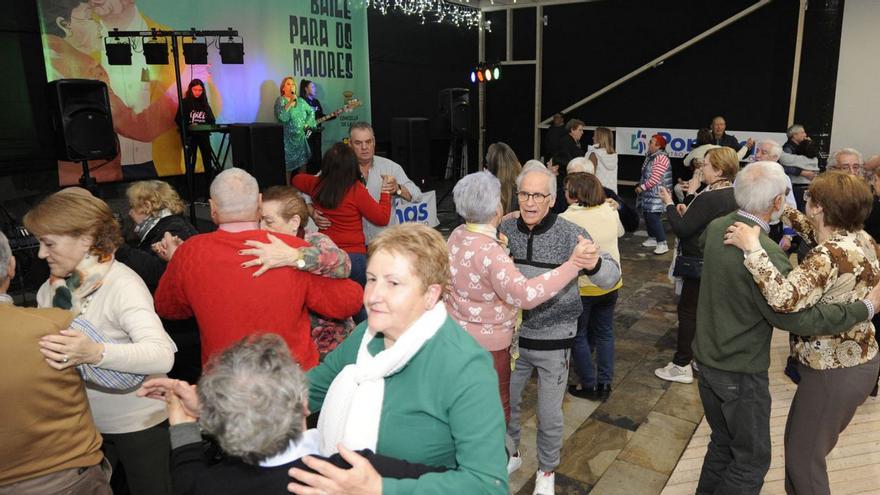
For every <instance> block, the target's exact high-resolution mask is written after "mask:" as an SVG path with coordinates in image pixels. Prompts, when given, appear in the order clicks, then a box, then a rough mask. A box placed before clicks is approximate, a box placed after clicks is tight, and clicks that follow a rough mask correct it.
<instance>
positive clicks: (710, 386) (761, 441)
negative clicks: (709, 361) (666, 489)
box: [697, 363, 770, 495]
mask: <svg viewBox="0 0 880 495" xmlns="http://www.w3.org/2000/svg"><path fill="white" fill-rule="evenodd" d="M698 364H699V367H700V386H699V389H700V400H701V401H702V403H703V410H704V411H705V413H706V421H707V422H708V423H709V427H710V428H711V429H712V434H711V436H710V440H709V448H708V450H707V451H706V457H705V459H704V460H703V469H702V472H700V482H699V484H698V485H697V493H698V494H715V495H728V494H729V495H747V494H755V495H758V493H760V491H761V487H762V486H763V485H764V476H766V475H767V471H768V470H769V469H770V384H769V380H768V378H767V372H766V371H765V372H763V373H735V372H730V371H723V370H719V369H716V368H712V367H709V366H706V365H705V364H703V363H698Z"/></svg>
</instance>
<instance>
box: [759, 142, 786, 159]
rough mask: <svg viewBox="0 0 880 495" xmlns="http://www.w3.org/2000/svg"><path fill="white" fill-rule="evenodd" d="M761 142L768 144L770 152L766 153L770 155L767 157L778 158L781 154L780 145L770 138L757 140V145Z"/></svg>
mask: <svg viewBox="0 0 880 495" xmlns="http://www.w3.org/2000/svg"><path fill="white" fill-rule="evenodd" d="M762 144H769V145H770V152H769V153H768V154H769V155H770V156H769V157H767V158H768V159H769V158H771V157H772V159H773V161H776V160H779V157H780V156H782V146H781V145H780V144H779V143H777V142H776V141H774V140H772V139H764V140H761V141H758V144H757V146H761V145H762Z"/></svg>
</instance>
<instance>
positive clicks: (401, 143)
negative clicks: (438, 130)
mask: <svg viewBox="0 0 880 495" xmlns="http://www.w3.org/2000/svg"><path fill="white" fill-rule="evenodd" d="M391 159H392V160H394V161H395V162H397V163H398V164H399V165H400V166H401V167H403V170H404V171H405V172H406V176H407V177H409V178H410V180H412V181H413V182H415V183H416V184H421V183H422V182H423V181H424V180H425V179H427V178H428V177H429V176H430V172H431V139H430V123H429V121H428V119H425V118H420V117H406V118H394V119H391Z"/></svg>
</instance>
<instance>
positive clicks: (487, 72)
mask: <svg viewBox="0 0 880 495" xmlns="http://www.w3.org/2000/svg"><path fill="white" fill-rule="evenodd" d="M485 72H486V80H487V81H491V80H492V71H491V70H490V69H486V71H485Z"/></svg>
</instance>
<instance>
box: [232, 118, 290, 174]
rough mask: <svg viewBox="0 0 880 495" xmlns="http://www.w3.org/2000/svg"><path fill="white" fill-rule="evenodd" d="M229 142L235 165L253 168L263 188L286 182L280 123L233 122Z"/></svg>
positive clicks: (252, 172)
mask: <svg viewBox="0 0 880 495" xmlns="http://www.w3.org/2000/svg"><path fill="white" fill-rule="evenodd" d="M229 143H230V147H231V148H232V165H233V166H235V167H238V168H240V169H244V170H247V171H248V172H250V174H251V175H253V176H254V177H255V178H256V179H257V183H258V184H259V185H260V189H264V188H266V187H269V186H283V185H285V181H284V179H285V177H284V171H285V166H284V133H283V129H282V127H281V124H269V123H256V124H234V125H232V126H230V132H229Z"/></svg>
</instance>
